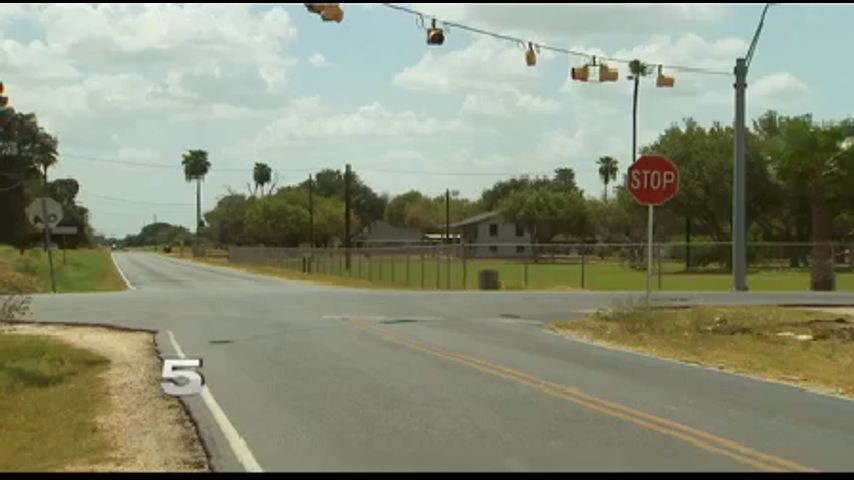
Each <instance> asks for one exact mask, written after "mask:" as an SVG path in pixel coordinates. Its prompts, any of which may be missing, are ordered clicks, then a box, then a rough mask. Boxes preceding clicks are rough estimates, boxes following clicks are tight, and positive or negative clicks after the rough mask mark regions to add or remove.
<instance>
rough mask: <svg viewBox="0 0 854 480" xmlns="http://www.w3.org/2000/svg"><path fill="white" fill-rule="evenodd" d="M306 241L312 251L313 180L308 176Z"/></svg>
mask: <svg viewBox="0 0 854 480" xmlns="http://www.w3.org/2000/svg"><path fill="white" fill-rule="evenodd" d="M308 241H309V242H310V243H311V248H312V250H314V180H313V179H312V177H311V174H308Z"/></svg>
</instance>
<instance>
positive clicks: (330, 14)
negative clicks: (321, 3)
mask: <svg viewBox="0 0 854 480" xmlns="http://www.w3.org/2000/svg"><path fill="white" fill-rule="evenodd" d="M320 18H322V19H323V21H324V22H338V23H341V20H343V19H344V10H341V7H339V6H338V4H337V3H327V4H326V8H324V9H323V11H322V12H320Z"/></svg>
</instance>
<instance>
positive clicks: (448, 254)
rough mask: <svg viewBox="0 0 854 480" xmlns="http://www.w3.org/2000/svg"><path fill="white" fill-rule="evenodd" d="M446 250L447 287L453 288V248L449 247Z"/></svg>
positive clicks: (447, 288)
mask: <svg viewBox="0 0 854 480" xmlns="http://www.w3.org/2000/svg"><path fill="white" fill-rule="evenodd" d="M443 250H445V289H446V290H450V289H451V249H450V248H447V249H444V248H443Z"/></svg>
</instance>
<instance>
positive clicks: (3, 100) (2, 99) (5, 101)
mask: <svg viewBox="0 0 854 480" xmlns="http://www.w3.org/2000/svg"><path fill="white" fill-rule="evenodd" d="M5 92H6V86H5V85H3V82H0V107H3V108H6V105H9V97H6V96H4V95H3V93H5Z"/></svg>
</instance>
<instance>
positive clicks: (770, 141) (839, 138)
mask: <svg viewBox="0 0 854 480" xmlns="http://www.w3.org/2000/svg"><path fill="white" fill-rule="evenodd" d="M757 124H758V125H759V126H761V128H762V131H761V134H762V135H763V136H764V137H765V139H766V140H767V144H766V153H767V154H768V155H769V157H770V158H771V162H772V165H773V167H774V171H775V173H776V175H777V177H778V178H779V179H780V180H781V181H782V182H784V183H785V184H786V185H787V186H788V187H789V188H790V189H792V190H796V191H801V192H806V193H807V195H808V197H809V200H810V233H811V239H812V242H813V248H812V270H811V279H810V286H811V289H813V290H833V289H834V273H833V258H832V247H831V245H830V242H831V241H832V240H833V220H834V213H833V212H834V210H837V209H838V208H839V206H840V205H844V204H850V198H851V191H850V190H851V185H852V182H854V141H852V140H854V138H852V137H854V119H847V120H843V121H842V122H836V123H831V122H827V123H821V124H816V123H815V122H814V121H813V118H812V115H809V114H807V115H800V116H794V117H783V116H779V115H777V113H776V112H773V111H772V112H768V113H766V114H765V115H763V117H762V118H761V119H760V120H759V121H758V122H757Z"/></svg>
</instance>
